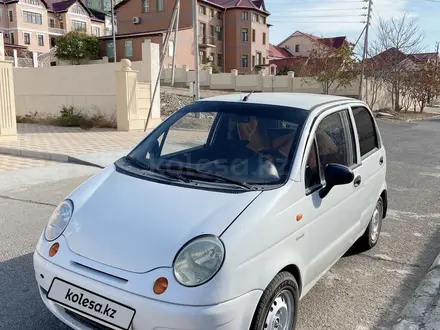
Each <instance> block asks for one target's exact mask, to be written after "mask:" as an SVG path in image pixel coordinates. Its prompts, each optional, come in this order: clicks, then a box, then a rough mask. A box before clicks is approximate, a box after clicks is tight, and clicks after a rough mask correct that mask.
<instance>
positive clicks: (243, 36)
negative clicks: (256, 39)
mask: <svg viewBox="0 0 440 330" xmlns="http://www.w3.org/2000/svg"><path fill="white" fill-rule="evenodd" d="M241 41H249V33H248V29H246V28H243V29H241Z"/></svg>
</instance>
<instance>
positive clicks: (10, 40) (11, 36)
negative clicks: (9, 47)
mask: <svg viewBox="0 0 440 330" xmlns="http://www.w3.org/2000/svg"><path fill="white" fill-rule="evenodd" d="M9 42H10V43H11V44H13V45H15V35H14V32H9Z"/></svg>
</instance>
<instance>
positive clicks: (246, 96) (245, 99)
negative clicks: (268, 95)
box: [243, 88, 256, 102]
mask: <svg viewBox="0 0 440 330" xmlns="http://www.w3.org/2000/svg"><path fill="white" fill-rule="evenodd" d="M255 90H256V88H254V90H253V91H252V92H250V93H249V94H248V95H245V96H244V97H243V102H246V101H247V100H248V99H249V96H251V95H252V94H253V93H254V92H255Z"/></svg>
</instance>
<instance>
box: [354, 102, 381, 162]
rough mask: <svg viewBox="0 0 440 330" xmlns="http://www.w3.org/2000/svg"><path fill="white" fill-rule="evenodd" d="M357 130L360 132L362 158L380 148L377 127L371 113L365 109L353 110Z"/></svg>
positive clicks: (357, 108)
mask: <svg viewBox="0 0 440 330" xmlns="http://www.w3.org/2000/svg"><path fill="white" fill-rule="evenodd" d="M352 111H353V116H354V120H355V123H356V128H357V131H358V138H359V145H360V148H361V157H362V156H365V155H366V154H368V153H369V152H370V151H372V150H374V149H376V148H379V142H378V138H377V132H376V127H375V125H374V119H373V117H372V116H371V114H370V112H369V111H368V110H367V109H366V108H364V107H356V108H353V109H352Z"/></svg>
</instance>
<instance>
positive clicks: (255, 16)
mask: <svg viewBox="0 0 440 330" xmlns="http://www.w3.org/2000/svg"><path fill="white" fill-rule="evenodd" d="M252 22H258V15H257V14H252Z"/></svg>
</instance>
